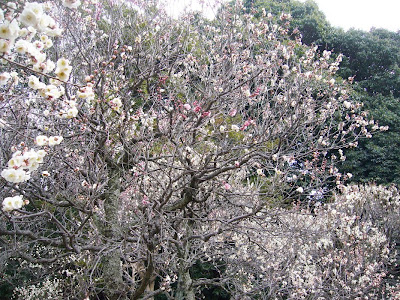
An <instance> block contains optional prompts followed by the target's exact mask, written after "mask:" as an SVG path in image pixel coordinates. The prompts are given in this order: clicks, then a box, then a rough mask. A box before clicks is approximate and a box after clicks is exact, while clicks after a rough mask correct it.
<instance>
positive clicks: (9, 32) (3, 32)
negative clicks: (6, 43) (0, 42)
mask: <svg viewBox="0 0 400 300" xmlns="http://www.w3.org/2000/svg"><path fill="white" fill-rule="evenodd" d="M19 30H20V29H19V25H18V22H17V20H15V19H14V20H13V21H12V22H9V21H4V23H3V24H0V38H3V39H7V40H11V41H13V40H15V39H16V38H17V37H18V34H19Z"/></svg>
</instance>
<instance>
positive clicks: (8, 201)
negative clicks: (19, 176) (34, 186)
mask: <svg viewBox="0 0 400 300" xmlns="http://www.w3.org/2000/svg"><path fill="white" fill-rule="evenodd" d="M24 204H25V202H24V201H23V200H22V196H20V195H18V196H14V197H6V198H4V200H3V211H12V210H14V209H20V208H21V207H22V206H24Z"/></svg>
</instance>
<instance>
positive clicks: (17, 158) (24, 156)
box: [1, 149, 46, 183]
mask: <svg viewBox="0 0 400 300" xmlns="http://www.w3.org/2000/svg"><path fill="white" fill-rule="evenodd" d="M45 155H46V151H45V150H38V151H36V150H34V149H30V150H27V151H24V152H22V151H16V152H14V153H13V155H12V157H11V159H10V160H9V161H8V168H7V169H4V170H3V171H2V172H1V176H2V177H3V178H4V179H5V180H7V181H9V182H12V183H20V182H24V181H27V180H29V179H30V178H31V172H33V171H35V170H37V169H38V168H39V165H40V164H41V163H43V158H44V156H45Z"/></svg>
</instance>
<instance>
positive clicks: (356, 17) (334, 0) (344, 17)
mask: <svg viewBox="0 0 400 300" xmlns="http://www.w3.org/2000/svg"><path fill="white" fill-rule="evenodd" d="M301 1H302V2H304V0H301ZM314 1H315V2H317V3H318V6H319V8H320V10H321V11H323V12H324V14H325V16H326V18H327V19H328V21H329V22H330V23H331V24H332V25H334V26H338V27H342V28H344V29H346V30H347V29H349V28H351V27H354V28H356V29H363V30H367V31H369V29H370V28H371V27H378V28H381V27H382V28H386V29H389V30H392V31H397V30H400V17H399V14H400V0H314Z"/></svg>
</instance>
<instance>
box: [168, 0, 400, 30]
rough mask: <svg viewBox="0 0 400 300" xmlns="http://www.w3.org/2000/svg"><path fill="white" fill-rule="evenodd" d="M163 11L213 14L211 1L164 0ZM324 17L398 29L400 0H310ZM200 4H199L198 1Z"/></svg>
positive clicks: (338, 22) (354, 24) (340, 22)
mask: <svg viewBox="0 0 400 300" xmlns="http://www.w3.org/2000/svg"><path fill="white" fill-rule="evenodd" d="M166 1H168V2H169V3H170V4H169V8H168V9H167V11H168V12H169V13H170V14H171V15H174V16H178V15H179V13H180V12H182V11H183V8H184V7H189V8H190V9H193V10H205V11H206V15H207V16H212V15H213V14H215V13H216V8H209V7H210V4H212V3H215V1H214V0H166ZM300 1H302V2H304V1H305V0H300ZM314 1H315V2H317V4H318V6H319V8H320V10H321V11H322V12H323V13H324V14H325V16H326V18H327V20H328V21H329V22H330V23H331V24H332V25H333V26H337V27H342V28H343V29H345V30H347V29H349V28H351V27H354V28H356V29H362V30H366V31H369V29H370V28H371V27H377V28H386V29H389V30H391V31H398V30H400V0H314ZM201 3H203V4H201Z"/></svg>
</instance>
